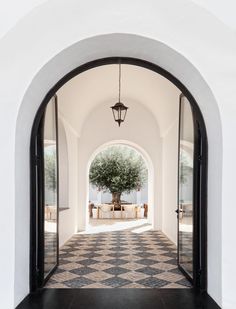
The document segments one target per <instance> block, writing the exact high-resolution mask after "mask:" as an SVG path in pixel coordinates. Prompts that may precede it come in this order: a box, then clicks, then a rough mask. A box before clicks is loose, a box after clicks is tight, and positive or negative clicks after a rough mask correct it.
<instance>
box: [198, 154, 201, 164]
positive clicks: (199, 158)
mask: <svg viewBox="0 0 236 309" xmlns="http://www.w3.org/2000/svg"><path fill="white" fill-rule="evenodd" d="M198 161H199V162H200V163H202V155H199V156H198Z"/></svg>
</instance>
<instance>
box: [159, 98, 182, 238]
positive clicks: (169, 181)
mask: <svg viewBox="0 0 236 309" xmlns="http://www.w3.org/2000/svg"><path fill="white" fill-rule="evenodd" d="M173 108H174V106H173ZM176 116H177V119H176V121H175V122H174V123H173V124H172V126H171V127H170V128H169V130H168V132H167V133H166V134H165V136H164V137H163V143H162V144H163V151H162V160H163V161H162V164H163V165H162V170H163V176H162V181H163V184H162V188H163V193H162V196H163V201H162V207H163V210H162V214H163V219H162V222H163V223H162V230H163V232H164V233H165V234H166V235H167V236H168V238H169V239H170V240H172V241H173V242H174V243H175V244H177V219H176V212H175V210H176V209H177V181H178V103H177V102H176Z"/></svg>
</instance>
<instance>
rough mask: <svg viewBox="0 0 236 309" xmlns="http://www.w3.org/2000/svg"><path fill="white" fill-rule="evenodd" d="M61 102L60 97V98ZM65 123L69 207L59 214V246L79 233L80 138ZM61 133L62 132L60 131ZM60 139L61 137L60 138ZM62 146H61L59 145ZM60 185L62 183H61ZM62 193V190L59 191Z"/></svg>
mask: <svg viewBox="0 0 236 309" xmlns="http://www.w3.org/2000/svg"><path fill="white" fill-rule="evenodd" d="M58 101H59V102H60V97H59V98H58ZM61 121H62V122H63V125H64V128H65V132H66V139H67V147H68V162H69V166H68V167H69V168H68V176H69V177H68V182H69V183H68V189H69V191H68V202H69V203H68V207H69V209H66V210H62V211H60V212H59V246H62V245H63V244H64V243H65V242H66V241H67V240H68V239H69V238H70V237H71V236H72V235H73V234H74V233H75V232H76V231H77V213H78V212H77V211H78V173H77V170H78V137H77V135H76V134H75V132H74V131H73V130H72V129H71V127H70V126H69V124H68V123H66V122H65V121H63V120H61ZM59 133H60V131H59ZM59 139H60V136H59ZM59 145H60V144H59ZM59 185H60V183H59ZM59 190H60V191H59V192H61V189H59Z"/></svg>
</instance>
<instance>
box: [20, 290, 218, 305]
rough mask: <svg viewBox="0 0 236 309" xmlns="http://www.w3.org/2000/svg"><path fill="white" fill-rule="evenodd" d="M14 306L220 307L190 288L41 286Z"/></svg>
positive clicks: (206, 296)
mask: <svg viewBox="0 0 236 309" xmlns="http://www.w3.org/2000/svg"><path fill="white" fill-rule="evenodd" d="M17 309H219V307H218V306H217V305H216V303H215V302H214V301H213V300H212V299H211V298H210V297H209V296H208V295H207V294H199V293H197V292H195V291H194V290H193V289H43V290H41V291H38V292H37V293H34V294H30V295H28V296H27V297H26V298H25V300H24V301H23V302H22V303H21V304H20V305H19V306H18V307H17Z"/></svg>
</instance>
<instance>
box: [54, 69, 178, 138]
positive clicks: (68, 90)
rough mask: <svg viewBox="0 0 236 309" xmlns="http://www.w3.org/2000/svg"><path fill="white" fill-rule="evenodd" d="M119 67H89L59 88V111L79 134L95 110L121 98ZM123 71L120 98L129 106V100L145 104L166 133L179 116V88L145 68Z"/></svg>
mask: <svg viewBox="0 0 236 309" xmlns="http://www.w3.org/2000/svg"><path fill="white" fill-rule="evenodd" d="M118 69H119V68H118V65H105V66H101V67H97V68H94V69H91V70H88V71H86V72H84V73H82V74H80V75H78V76H76V77H75V78H73V79H72V80H70V81H69V82H68V83H66V84H65V85H64V86H63V87H62V88H61V89H60V90H59V91H58V93H57V94H58V102H59V112H60V113H61V115H62V116H63V117H64V118H65V119H66V120H67V122H69V124H70V125H71V126H72V127H73V128H74V130H76V132H77V134H78V135H80V133H81V130H82V128H83V124H84V122H85V120H86V119H87V117H89V114H90V113H91V112H92V110H93V109H95V108H96V107H97V106H99V105H101V104H104V103H105V104H107V108H110V106H112V105H114V104H115V103H116V102H117V101H118ZM121 70H122V75H121V76H122V79H121V101H122V102H123V103H124V104H125V105H127V106H129V102H130V104H131V102H132V103H133V102H135V103H136V104H142V105H144V106H145V107H146V108H147V109H148V110H149V111H151V112H152V114H153V115H154V117H155V119H156V121H157V123H158V126H159V128H160V133H161V135H164V134H165V132H166V131H167V130H168V128H169V127H171V126H172V124H173V123H174V122H175V121H176V119H177V117H178V100H179V94H180V91H179V89H177V88H176V87H175V86H174V85H173V84H172V83H171V82H169V81H168V80H167V79H165V78H164V77H162V76H161V75H159V74H157V73H155V72H153V71H150V70H147V69H145V68H141V67H138V66H134V65H122V68H121ZM128 112H129V113H132V110H129V111H128ZM111 117H112V115H111ZM104 120H105V119H104ZM137 121H141V119H137Z"/></svg>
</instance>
